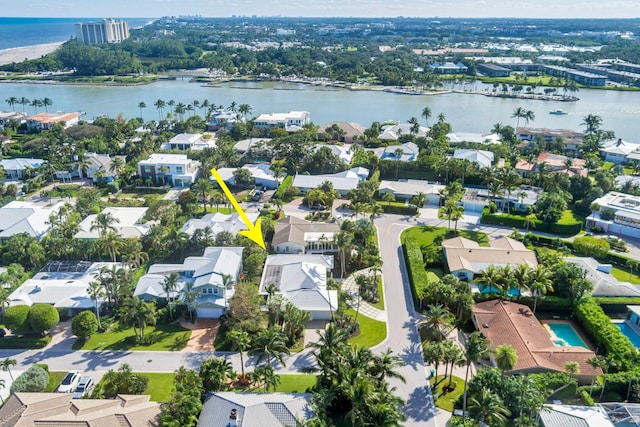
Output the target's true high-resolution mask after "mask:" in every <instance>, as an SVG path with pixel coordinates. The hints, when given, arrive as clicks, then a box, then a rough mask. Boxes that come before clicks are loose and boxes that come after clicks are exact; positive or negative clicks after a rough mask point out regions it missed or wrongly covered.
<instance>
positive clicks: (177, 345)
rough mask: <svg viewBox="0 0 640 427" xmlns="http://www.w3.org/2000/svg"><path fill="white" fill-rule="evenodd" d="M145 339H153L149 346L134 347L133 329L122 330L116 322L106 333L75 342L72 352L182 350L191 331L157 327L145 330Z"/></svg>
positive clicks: (175, 326) (178, 326) (180, 327)
mask: <svg viewBox="0 0 640 427" xmlns="http://www.w3.org/2000/svg"><path fill="white" fill-rule="evenodd" d="M144 333H145V337H146V336H150V337H153V338H154V340H155V342H154V343H153V344H151V345H148V346H144V345H136V341H135V334H134V332H133V328H124V327H121V326H120V325H119V323H118V322H116V323H114V325H113V327H112V328H111V329H109V331H107V332H103V333H97V334H95V335H93V336H91V337H90V338H89V340H87V341H84V340H77V341H76V342H75V343H74V345H73V349H74V350H155V351H167V350H170V351H178V350H182V349H183V348H184V347H185V346H186V345H187V342H188V341H189V337H190V336H191V331H189V330H187V329H184V328H183V327H182V326H180V325H157V326H147V327H146V328H145V332H144Z"/></svg>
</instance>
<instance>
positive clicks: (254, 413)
mask: <svg viewBox="0 0 640 427" xmlns="http://www.w3.org/2000/svg"><path fill="white" fill-rule="evenodd" d="M311 408H312V405H311V395H309V394H303V393H233V392H216V393H208V394H207V397H206V399H205V402H204V406H203V408H202V413H200V419H199V420H198V427H229V426H242V427H287V426H295V425H298V424H299V420H307V419H309V418H311V417H312V416H313V411H312V409H311Z"/></svg>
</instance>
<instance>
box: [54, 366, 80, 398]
mask: <svg viewBox="0 0 640 427" xmlns="http://www.w3.org/2000/svg"><path fill="white" fill-rule="evenodd" d="M79 382H80V372H78V371H69V372H68V373H67V375H66V376H65V377H64V379H63V380H62V383H61V384H60V385H59V386H58V393H73V392H74V391H75V390H76V387H77V386H78V383H79Z"/></svg>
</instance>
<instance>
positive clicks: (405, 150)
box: [380, 142, 420, 162]
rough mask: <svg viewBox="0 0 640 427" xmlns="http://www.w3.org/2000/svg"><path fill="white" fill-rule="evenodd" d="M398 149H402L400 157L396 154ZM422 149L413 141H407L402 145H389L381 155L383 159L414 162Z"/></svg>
mask: <svg viewBox="0 0 640 427" xmlns="http://www.w3.org/2000/svg"><path fill="white" fill-rule="evenodd" d="M396 150H402V154H400V157H398V155H397V154H396ZM419 153H420V149H419V148H418V146H417V145H416V144H414V143H413V142H407V143H405V144H402V145H389V146H387V147H386V148H385V149H384V151H383V152H382V156H381V157H380V158H381V159H382V160H396V161H400V162H412V161H414V160H416V159H417V158H418V154H419Z"/></svg>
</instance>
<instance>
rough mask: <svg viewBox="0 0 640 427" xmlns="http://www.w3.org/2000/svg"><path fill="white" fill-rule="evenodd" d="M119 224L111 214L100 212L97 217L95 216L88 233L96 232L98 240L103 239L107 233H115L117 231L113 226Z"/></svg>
mask: <svg viewBox="0 0 640 427" xmlns="http://www.w3.org/2000/svg"><path fill="white" fill-rule="evenodd" d="M119 222H120V220H119V219H118V218H115V217H114V216H113V215H112V214H111V212H100V213H99V214H98V215H96V218H95V219H94V220H93V222H92V223H91V228H90V229H89V231H95V230H98V234H99V235H100V238H103V237H105V236H106V235H107V233H109V232H114V233H115V232H116V231H118V229H117V228H116V226H115V225H114V224H118V223H119Z"/></svg>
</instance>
